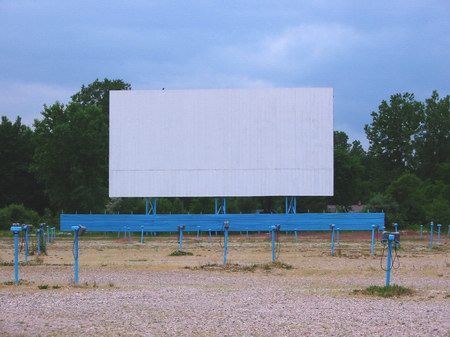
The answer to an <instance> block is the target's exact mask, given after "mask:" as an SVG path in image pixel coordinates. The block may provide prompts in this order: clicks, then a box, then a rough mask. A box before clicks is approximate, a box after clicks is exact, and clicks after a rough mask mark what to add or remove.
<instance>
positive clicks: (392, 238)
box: [386, 234, 394, 287]
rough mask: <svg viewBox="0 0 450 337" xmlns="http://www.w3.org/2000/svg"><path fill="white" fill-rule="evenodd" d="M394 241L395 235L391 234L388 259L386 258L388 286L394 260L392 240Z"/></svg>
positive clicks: (387, 285)
mask: <svg viewBox="0 0 450 337" xmlns="http://www.w3.org/2000/svg"><path fill="white" fill-rule="evenodd" d="M393 241H394V235H393V234H389V237H388V242H387V244H388V252H387V259H386V287H389V286H390V283H391V269H392V268H391V267H392V265H391V260H392V242H393Z"/></svg>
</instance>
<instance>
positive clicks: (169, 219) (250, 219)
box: [61, 213, 384, 232]
mask: <svg viewBox="0 0 450 337" xmlns="http://www.w3.org/2000/svg"><path fill="white" fill-rule="evenodd" d="M224 221H228V222H229V226H230V227H229V231H230V232H238V231H247V230H248V231H250V232H255V231H270V230H271V227H272V226H275V225H278V224H279V225H281V230H282V231H329V230H330V229H331V227H330V226H331V225H332V224H334V225H335V226H336V228H339V230H341V231H346V230H352V231H359V230H361V231H366V230H367V231H370V230H372V225H374V226H375V227H377V228H382V227H384V213H297V214H176V215H172V214H171V215H169V214H158V215H152V214H150V215H145V214H142V215H131V214H130V215H126V214H114V215H109V214H61V230H62V231H70V230H71V227H72V226H76V225H83V226H85V227H86V229H87V231H89V232H122V231H124V227H125V226H126V227H128V228H129V231H131V232H141V231H142V226H144V231H145V232H178V226H180V225H185V226H186V227H185V229H184V230H185V231H187V232H197V231H198V230H199V231H209V230H211V231H223V225H224Z"/></svg>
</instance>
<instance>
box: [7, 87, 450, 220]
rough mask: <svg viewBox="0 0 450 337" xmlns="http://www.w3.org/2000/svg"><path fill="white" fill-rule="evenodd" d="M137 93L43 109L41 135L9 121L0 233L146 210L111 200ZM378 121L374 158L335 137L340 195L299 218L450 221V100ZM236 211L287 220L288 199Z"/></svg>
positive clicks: (399, 107) (403, 97)
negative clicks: (363, 213) (118, 124)
mask: <svg viewBox="0 0 450 337" xmlns="http://www.w3.org/2000/svg"><path fill="white" fill-rule="evenodd" d="M130 88H131V86H130V84H128V83H125V82H124V81H122V80H108V79H105V80H103V81H99V80H96V81H94V82H93V83H91V84H89V85H87V86H82V88H81V90H80V91H79V92H78V93H76V94H74V95H73V96H72V98H71V101H70V102H69V103H68V104H67V105H63V104H61V103H59V102H55V103H54V104H52V105H50V106H44V109H43V111H42V112H41V118H40V119H38V120H35V122H34V125H33V128H30V127H28V126H26V125H23V124H22V123H21V119H20V117H18V118H17V119H16V121H15V122H11V121H10V120H8V118H6V117H2V119H1V124H0V144H1V147H0V163H1V164H0V221H1V222H0V227H3V228H6V226H7V225H9V223H11V222H15V221H18V222H23V223H26V222H33V223H35V222H37V221H44V220H46V221H55V220H54V219H56V218H57V217H56V216H55V215H57V214H59V213H60V212H62V211H64V212H67V213H74V212H79V213H81V212H83V213H88V212H93V213H99V212H100V213H103V212H108V213H117V212H121V213H124V212H126V213H130V212H133V213H143V212H144V201H143V200H142V198H123V199H120V198H115V199H109V198H108V139H109V136H108V125H109V91H110V90H129V89H130ZM371 116H372V122H371V123H370V124H369V125H366V126H365V132H366V135H367V138H368V140H369V149H368V150H367V151H366V150H365V149H364V148H363V147H362V145H361V142H360V141H358V140H354V141H352V142H351V141H350V140H349V138H348V136H347V134H345V132H342V131H335V133H334V163H335V179H334V183H335V194H334V197H332V198H327V197H301V198H299V199H298V201H297V203H298V211H299V212H307V211H311V212H321V211H323V210H325V209H327V205H329V204H333V205H337V210H338V211H348V210H349V207H350V205H353V204H357V203H362V204H364V205H366V210H370V211H384V212H386V214H387V221H388V222H394V221H395V222H399V223H401V224H404V225H413V224H419V223H424V222H428V221H435V222H441V223H443V224H448V223H450V96H446V97H443V98H441V97H440V96H439V94H438V93H437V92H433V93H432V95H431V97H430V98H429V99H426V100H425V101H424V102H420V101H417V100H416V99H415V97H414V95H413V94H410V93H404V94H395V95H392V96H391V97H390V99H389V101H382V102H381V104H380V106H379V108H378V111H375V112H372V114H371ZM2 208H3V209H2ZM227 208H228V211H229V212H234V213H239V212H242V213H253V212H256V211H259V212H282V211H283V208H284V199H283V198H279V197H265V198H228V199H227ZM213 209H214V200H213V199H211V198H182V199H180V198H161V199H158V213H188V212H189V213H210V212H211V211H212V210H213Z"/></svg>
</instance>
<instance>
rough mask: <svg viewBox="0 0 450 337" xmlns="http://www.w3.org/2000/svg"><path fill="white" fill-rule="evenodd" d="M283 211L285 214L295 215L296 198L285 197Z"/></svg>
mask: <svg viewBox="0 0 450 337" xmlns="http://www.w3.org/2000/svg"><path fill="white" fill-rule="evenodd" d="M284 209H285V211H286V214H296V213H297V197H285V199H284Z"/></svg>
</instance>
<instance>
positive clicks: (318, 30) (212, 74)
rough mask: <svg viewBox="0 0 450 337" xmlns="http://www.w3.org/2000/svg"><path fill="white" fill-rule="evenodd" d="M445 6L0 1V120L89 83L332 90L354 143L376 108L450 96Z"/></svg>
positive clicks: (449, 9)
mask: <svg viewBox="0 0 450 337" xmlns="http://www.w3.org/2000/svg"><path fill="white" fill-rule="evenodd" d="M449 14H450V5H449V3H448V2H447V1H445V0H442V1H438V0H434V1H427V2H423V1H387V0H385V1H376V2H370V3H368V2H361V1H356V0H355V1H344V0H341V1H332V2H330V1H312V2H308V3H307V4H304V3H300V2H298V1H280V2H273V1H256V0H255V1H227V2H214V1H170V2H169V1H132V2H125V1H113V0H110V1H95V2H94V1H56V0H55V1H48V0H41V1H20V2H19V1H1V0H0V29H1V31H2V32H3V33H2V34H1V35H0V44H1V45H2V53H0V74H1V78H0V90H2V93H1V94H0V113H1V114H6V115H8V116H15V115H17V114H19V115H21V116H24V120H25V121H27V122H28V121H32V120H33V118H36V117H38V114H39V112H40V111H41V110H42V105H43V104H44V103H47V104H50V103H52V102H54V101H55V100H60V101H63V102H64V101H67V100H68V98H69V97H70V95H71V94H73V93H74V92H76V91H77V90H78V89H79V88H80V86H81V84H88V83H90V82H91V81H93V80H94V79H95V78H97V77H98V78H104V77H109V78H122V79H124V80H125V81H127V82H130V83H131V84H132V85H133V87H134V88H139V89H154V88H161V87H166V88H213V87H219V88H224V87H235V88H239V87H297V86H298V87H302V86H307V87H320V86H327V87H334V88H335V128H336V129H340V130H344V131H346V132H348V133H349V134H350V136H351V138H359V139H361V140H363V139H362V138H363V137H364V133H363V130H362V128H363V125H364V124H365V123H368V122H369V121H370V112H371V111H372V110H376V109H377V106H378V104H379V103H380V101H381V100H382V99H388V98H389V95H391V94H393V93H396V92H403V91H410V92H414V93H416V94H417V96H418V98H421V99H423V98H425V97H427V96H429V95H430V94H431V91H432V90H433V89H437V90H439V91H440V93H441V94H443V95H444V94H449V93H450V92H449V91H450V90H449V85H448V78H450V61H449V60H450V23H449V20H448V17H449Z"/></svg>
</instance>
